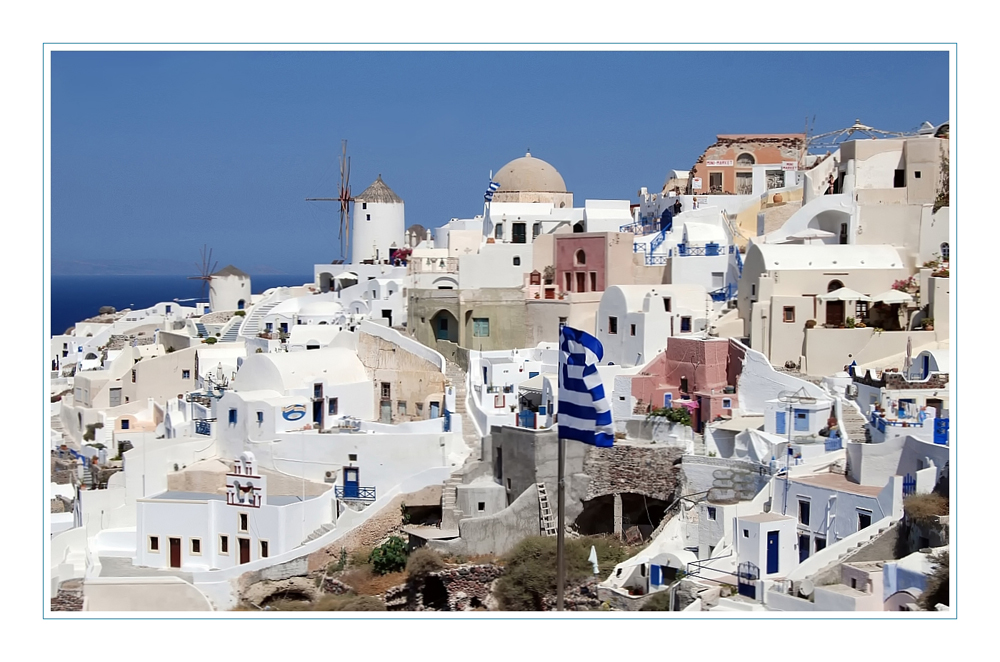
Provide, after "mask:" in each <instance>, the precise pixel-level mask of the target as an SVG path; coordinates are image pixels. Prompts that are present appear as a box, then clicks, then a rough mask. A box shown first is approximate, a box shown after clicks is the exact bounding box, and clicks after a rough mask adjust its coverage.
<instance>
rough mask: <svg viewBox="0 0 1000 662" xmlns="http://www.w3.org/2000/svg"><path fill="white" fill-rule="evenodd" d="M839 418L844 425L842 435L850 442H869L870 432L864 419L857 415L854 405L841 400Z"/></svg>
mask: <svg viewBox="0 0 1000 662" xmlns="http://www.w3.org/2000/svg"><path fill="white" fill-rule="evenodd" d="M840 405H841V406H840V411H841V418H842V419H843V423H844V433H845V434H846V435H847V437H848V438H850V440H851V441H871V438H872V437H871V431H870V430H869V429H868V425H867V421H866V420H865V417H864V416H862V415H861V414H859V413H858V410H856V409H855V408H854V405H853V404H852V403H850V402H847V401H844V400H841V403H840Z"/></svg>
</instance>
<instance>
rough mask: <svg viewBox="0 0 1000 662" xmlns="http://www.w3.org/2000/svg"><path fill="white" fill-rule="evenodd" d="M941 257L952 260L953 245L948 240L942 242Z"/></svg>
mask: <svg viewBox="0 0 1000 662" xmlns="http://www.w3.org/2000/svg"><path fill="white" fill-rule="evenodd" d="M941 259H942V260H948V261H950V260H951V246H950V245H949V244H948V242H947V241H946V242H944V243H943V244H941Z"/></svg>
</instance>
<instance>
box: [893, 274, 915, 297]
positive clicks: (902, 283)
mask: <svg viewBox="0 0 1000 662" xmlns="http://www.w3.org/2000/svg"><path fill="white" fill-rule="evenodd" d="M892 289H894V290H898V291H899V292H906V293H907V294H912V295H914V296H915V295H917V294H919V293H920V283H918V282H917V279H916V278H914V277H913V276H910V277H909V278H904V279H903V280H897V281H896V282H895V283H893V284H892Z"/></svg>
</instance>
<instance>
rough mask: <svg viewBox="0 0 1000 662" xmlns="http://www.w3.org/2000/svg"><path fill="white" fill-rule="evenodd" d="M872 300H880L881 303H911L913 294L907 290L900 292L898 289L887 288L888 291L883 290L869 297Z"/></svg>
mask: <svg viewBox="0 0 1000 662" xmlns="http://www.w3.org/2000/svg"><path fill="white" fill-rule="evenodd" d="M871 300H872V301H881V302H882V303H889V304H892V303H905V304H911V303H913V295H912V294H908V293H907V292H900V291H899V290H889V291H888V292H883V293H882V294H876V295H875V296H873V297H872V298H871Z"/></svg>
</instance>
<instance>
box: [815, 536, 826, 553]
mask: <svg viewBox="0 0 1000 662" xmlns="http://www.w3.org/2000/svg"><path fill="white" fill-rule="evenodd" d="M813 545H814V547H815V549H816V551H817V552H821V551H823V550H824V549H826V538H814V539H813Z"/></svg>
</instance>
